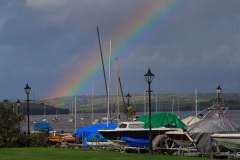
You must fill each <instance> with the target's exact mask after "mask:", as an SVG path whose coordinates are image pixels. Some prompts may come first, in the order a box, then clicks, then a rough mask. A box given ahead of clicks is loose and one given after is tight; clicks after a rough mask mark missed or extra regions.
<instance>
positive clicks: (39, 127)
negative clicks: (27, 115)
mask: <svg viewBox="0 0 240 160" xmlns="http://www.w3.org/2000/svg"><path fill="white" fill-rule="evenodd" d="M47 128H48V129H49V131H53V128H52V126H51V125H50V124H49V123H48V122H34V131H42V132H44V131H46V129H47Z"/></svg>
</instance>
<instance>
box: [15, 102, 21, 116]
mask: <svg viewBox="0 0 240 160" xmlns="http://www.w3.org/2000/svg"><path fill="white" fill-rule="evenodd" d="M16 103H17V114H18V115H19V113H20V112H19V107H20V105H21V102H20V101H19V99H18V100H17V102H16Z"/></svg>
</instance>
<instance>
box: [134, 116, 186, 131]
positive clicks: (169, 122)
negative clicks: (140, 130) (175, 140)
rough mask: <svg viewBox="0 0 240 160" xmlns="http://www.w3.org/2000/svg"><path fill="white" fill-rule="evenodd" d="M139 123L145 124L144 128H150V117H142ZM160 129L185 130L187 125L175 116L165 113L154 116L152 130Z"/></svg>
mask: <svg viewBox="0 0 240 160" xmlns="http://www.w3.org/2000/svg"><path fill="white" fill-rule="evenodd" d="M137 121H142V122H144V128H149V115H144V116H141V117H140V118H138V119H137ZM158 127H174V128H184V127H185V124H184V123H183V122H182V121H181V120H180V119H179V118H178V117H177V116H176V115H175V114H171V113H167V112H163V113H156V114H152V128H158Z"/></svg>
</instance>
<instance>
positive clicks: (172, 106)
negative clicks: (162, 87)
mask: <svg viewBox="0 0 240 160" xmlns="http://www.w3.org/2000/svg"><path fill="white" fill-rule="evenodd" d="M173 108H174V98H173V100H172V114H173Z"/></svg>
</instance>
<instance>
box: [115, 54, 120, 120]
mask: <svg viewBox="0 0 240 160" xmlns="http://www.w3.org/2000/svg"><path fill="white" fill-rule="evenodd" d="M118 77H119V76H118V59H117V58H116V91H117V120H118V122H120V108H119V96H118V83H119V82H118Z"/></svg>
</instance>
